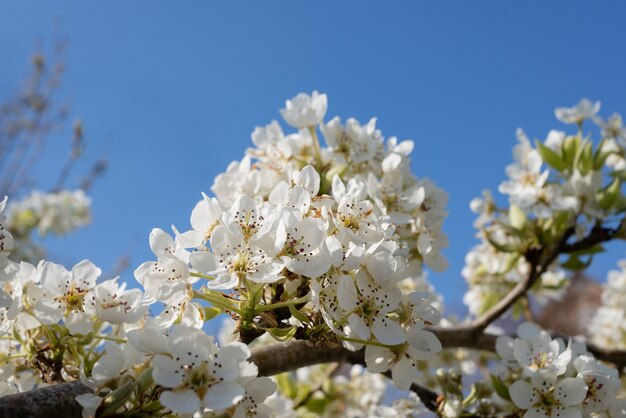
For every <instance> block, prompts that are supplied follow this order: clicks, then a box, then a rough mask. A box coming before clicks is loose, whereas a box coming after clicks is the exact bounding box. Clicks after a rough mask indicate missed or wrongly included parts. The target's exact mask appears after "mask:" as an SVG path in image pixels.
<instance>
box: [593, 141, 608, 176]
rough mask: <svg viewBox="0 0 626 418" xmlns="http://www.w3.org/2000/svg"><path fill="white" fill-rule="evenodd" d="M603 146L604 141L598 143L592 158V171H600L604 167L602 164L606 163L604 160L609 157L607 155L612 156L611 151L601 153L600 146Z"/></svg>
mask: <svg viewBox="0 0 626 418" xmlns="http://www.w3.org/2000/svg"><path fill="white" fill-rule="evenodd" d="M603 144H604V139H603V140H602V141H600V143H599V144H598V148H597V149H596V153H595V155H594V156H593V169H594V170H600V169H601V168H602V167H603V166H604V163H605V162H606V159H607V158H608V157H609V155H611V154H613V151H602V148H604V147H603V146H602V145H603Z"/></svg>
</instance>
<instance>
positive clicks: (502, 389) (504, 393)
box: [491, 375, 511, 401]
mask: <svg viewBox="0 0 626 418" xmlns="http://www.w3.org/2000/svg"><path fill="white" fill-rule="evenodd" d="M491 384H492V385H493V389H494V390H495V391H496V393H497V394H498V396H499V397H501V398H502V399H504V400H507V401H510V400H511V395H510V394H509V388H508V387H507V386H506V385H505V384H504V383H503V382H502V380H500V378H498V376H494V375H491Z"/></svg>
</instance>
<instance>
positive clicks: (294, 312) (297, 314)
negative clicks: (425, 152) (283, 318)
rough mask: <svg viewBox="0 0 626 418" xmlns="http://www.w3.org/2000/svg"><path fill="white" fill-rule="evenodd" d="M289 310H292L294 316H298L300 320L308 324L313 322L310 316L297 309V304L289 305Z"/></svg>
mask: <svg viewBox="0 0 626 418" xmlns="http://www.w3.org/2000/svg"><path fill="white" fill-rule="evenodd" d="M289 312H291V314H292V315H293V317H294V318H296V319H297V320H298V321H300V322H302V323H303V324H308V323H310V322H311V318H309V317H308V316H306V315H305V314H303V313H302V312H300V311H299V310H297V309H296V308H295V306H293V305H289Z"/></svg>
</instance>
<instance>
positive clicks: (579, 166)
mask: <svg viewBox="0 0 626 418" xmlns="http://www.w3.org/2000/svg"><path fill="white" fill-rule="evenodd" d="M599 109H600V103H599V102H596V103H591V102H590V101H589V100H587V99H583V100H582V101H581V102H580V103H579V104H578V105H577V106H575V107H573V108H557V109H556V111H555V114H556V117H557V119H558V120H560V121H561V122H563V123H567V124H576V125H577V126H578V131H577V132H576V133H574V134H567V133H566V132H563V131H557V130H552V131H550V132H549V133H548V136H547V138H546V139H545V140H544V141H539V140H537V141H535V143H534V145H533V144H532V143H531V141H530V140H529V139H528V137H527V136H526V134H525V133H524V132H523V131H522V130H521V129H518V131H517V137H518V144H517V145H516V146H515V148H514V150H513V157H514V159H515V162H514V163H512V164H510V165H509V166H508V167H507V168H506V173H507V176H508V179H507V180H505V181H503V182H502V183H501V184H500V186H499V188H498V191H499V192H501V193H502V194H504V195H507V196H508V207H503V208H500V207H499V206H498V205H497V203H496V201H495V199H494V198H493V196H492V195H491V193H490V192H489V191H485V192H483V196H482V197H481V198H476V199H474V200H473V201H472V203H471V205H470V206H471V209H472V210H473V211H474V212H475V213H477V214H478V215H479V216H478V218H477V220H476V222H475V227H476V228H478V229H479V234H478V237H479V239H480V240H481V243H480V244H478V245H477V246H476V247H475V248H473V249H472V250H471V251H470V252H469V253H468V255H467V257H466V266H465V268H464V269H463V276H464V277H465V279H466V281H467V282H468V284H469V287H470V289H469V292H468V293H467V294H466V295H465V299H464V300H465V303H466V304H467V305H468V306H469V309H470V312H472V313H473V314H475V315H478V314H480V313H482V312H484V311H486V310H487V309H489V308H490V307H491V306H493V305H494V304H495V302H497V301H498V300H499V299H500V298H502V297H503V296H504V295H505V294H506V293H507V292H508V291H509V290H510V289H511V288H512V287H513V286H514V285H515V284H516V283H519V282H520V281H521V280H522V278H524V277H527V276H528V274H529V272H530V270H531V263H530V262H529V254H530V253H531V252H532V250H533V248H550V247H555V246H557V245H558V244H559V242H560V241H561V240H565V241H567V240H568V239H569V238H570V237H572V239H582V238H584V237H585V236H586V235H587V234H588V233H590V231H591V230H592V229H593V228H594V227H598V226H599V225H603V224H607V225H608V224H610V223H611V222H612V220H613V219H614V217H615V215H617V214H619V213H621V212H623V210H624V209H626V199H624V196H623V195H622V194H621V182H622V178H623V174H624V168H625V167H626V164H624V163H623V162H622V161H624V155H625V148H624V145H625V144H626V143H625V139H624V132H625V131H624V127H623V126H622V124H621V117H620V116H619V115H617V114H615V115H613V116H611V117H610V118H609V119H608V120H607V121H604V120H603V119H601V118H599V117H598V116H597V113H598V111H599ZM587 120H591V121H593V122H594V123H595V124H596V126H597V127H598V128H600V135H601V141H600V142H599V143H598V144H595V145H594V142H592V140H591V136H590V135H588V136H586V137H585V136H584V132H583V123H584V122H585V121H587ZM605 178H608V179H610V181H608V182H606V181H603V179H605ZM600 251H602V247H600V246H595V247H593V248H586V249H585V251H576V252H572V253H571V254H570V257H569V258H568V259H566V260H561V259H560V258H555V259H554V261H553V262H552V263H551V264H550V265H548V266H546V270H547V272H546V273H543V274H542V275H541V277H540V278H539V280H537V281H536V283H534V285H533V288H532V289H531V291H532V292H533V294H534V295H535V296H536V297H538V299H539V301H541V300H545V299H546V298H554V297H559V296H560V295H561V294H562V292H561V290H562V289H563V288H564V287H565V285H566V284H567V283H568V281H567V278H566V273H565V271H564V269H566V270H580V269H582V268H584V267H586V266H587V265H588V264H589V262H590V258H591V256H592V255H593V254H594V253H596V252H600ZM518 308H519V307H518Z"/></svg>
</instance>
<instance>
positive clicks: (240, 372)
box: [0, 92, 626, 418]
mask: <svg viewBox="0 0 626 418" xmlns="http://www.w3.org/2000/svg"><path fill="white" fill-rule="evenodd" d="M598 108H599V104H592V103H590V102H588V101H583V102H581V104H580V105H579V106H578V107H576V108H573V109H557V117H558V118H559V119H560V120H562V121H564V122H567V123H576V124H578V126H579V127H582V122H583V121H584V120H586V119H590V118H591V119H593V120H595V121H596V122H597V123H598V124H599V126H600V128H601V129H602V133H603V135H604V141H603V143H602V144H603V145H602V146H599V147H597V149H596V151H594V148H593V146H592V144H591V142H590V140H588V139H582V135H581V133H580V132H579V134H577V135H574V136H566V134H564V133H558V132H554V131H553V132H551V133H550V135H549V137H548V140H546V141H545V144H543V143H540V142H538V143H537V146H536V148H534V147H532V146H531V144H530V142H529V140H528V139H527V138H526V137H525V136H524V135H523V134H521V133H520V135H519V139H520V144H519V145H518V146H517V147H516V148H515V150H514V156H515V159H516V163H514V164H512V165H510V166H509V167H508V168H507V174H508V176H509V179H508V180H507V181H505V182H503V183H502V185H501V186H500V191H501V192H502V193H504V194H507V195H508V196H509V204H510V208H508V209H498V208H497V206H496V204H495V203H494V201H493V199H492V197H491V195H490V194H489V193H488V192H486V193H485V194H484V197H483V199H477V200H474V201H473V202H472V209H473V210H475V211H476V212H477V213H479V215H480V216H479V218H478V220H477V221H476V226H477V228H480V229H481V233H480V235H479V236H480V237H481V238H482V242H481V243H480V244H479V245H478V246H477V247H476V248H474V249H473V250H472V251H471V252H470V253H469V254H468V256H467V265H466V268H465V269H464V270H463V275H464V277H465V278H466V279H467V280H468V282H469V283H470V291H469V292H468V293H467V295H466V297H465V301H466V303H467V304H468V305H469V306H470V311H471V312H472V313H473V314H476V315H478V314H480V313H481V312H483V311H485V310H486V309H488V308H489V307H490V306H492V305H493V304H495V303H496V302H497V301H498V300H499V299H500V298H501V297H502V296H504V295H505V294H506V293H507V292H508V291H509V290H510V289H511V288H513V287H514V286H515V285H516V284H518V283H520V282H523V281H524V280H526V279H527V277H528V275H529V274H530V272H531V271H532V270H533V269H535V268H536V265H533V264H532V263H533V262H534V261H533V260H531V259H530V257H528V253H529V251H530V250H531V249H533V248H537V247H539V248H543V249H546V248H548V249H550V248H554V247H555V246H556V243H557V241H558V240H559V239H560V237H562V236H563V235H564V234H565V231H569V232H568V233H570V234H571V235H573V236H575V237H576V238H578V239H580V238H581V237H583V236H584V235H585V234H586V233H587V232H588V230H589V229H590V228H591V227H592V225H595V226H597V225H600V224H601V223H602V222H603V221H604V220H605V219H607V218H608V217H610V216H611V215H616V214H620V213H621V212H622V211H623V210H625V209H626V205H625V203H624V202H623V198H622V196H621V192H620V181H621V180H620V179H621V178H623V171H624V167H625V165H626V163H624V162H623V156H624V132H625V131H624V128H623V127H622V126H621V118H620V117H619V116H618V115H614V116H612V117H611V118H610V119H609V120H608V121H606V122H605V121H602V120H600V119H598V118H597V117H596V116H595V115H596V113H597V111H598ZM326 109H327V99H326V96H325V95H323V94H319V93H317V92H314V93H313V94H312V95H310V96H309V95H306V94H299V95H298V96H296V97H295V98H293V99H292V100H288V101H287V103H286V106H285V108H284V109H281V111H280V113H281V115H282V116H283V118H284V120H285V121H286V122H287V124H289V125H291V126H293V127H294V128H297V131H296V132H294V133H291V134H285V133H283V130H282V128H281V126H280V125H279V123H278V122H276V121H273V122H272V123H271V124H269V125H267V126H265V127H259V128H256V129H255V131H254V132H253V134H252V141H253V143H254V145H255V147H254V148H251V149H249V150H248V151H247V153H246V155H245V157H244V158H243V159H242V160H241V161H235V162H233V163H231V164H230V165H229V167H228V169H227V171H226V172H224V173H222V174H220V175H219V176H217V178H216V179H215V182H214V184H213V186H212V191H213V193H214V194H215V197H209V196H207V195H205V194H204V193H203V194H202V199H201V200H200V201H199V202H198V203H197V204H196V205H195V207H194V208H193V210H192V212H191V215H190V225H191V229H189V230H187V231H183V232H180V231H179V230H178V229H177V228H176V227H174V226H172V234H169V233H167V232H165V231H164V230H162V229H159V228H155V229H153V230H152V232H151V233H150V236H149V245H150V248H151V250H152V252H153V254H154V259H153V260H151V261H146V262H144V263H142V264H141V265H140V266H139V267H137V268H136V269H135V271H134V276H135V278H136V279H137V281H138V282H139V284H140V285H141V287H142V289H128V288H127V286H126V283H120V282H119V278H111V279H108V280H103V281H100V282H98V278H99V277H100V275H101V274H102V272H101V270H100V269H99V268H98V267H96V266H95V265H93V264H92V263H91V262H90V261H88V260H83V261H81V262H79V263H77V264H76V265H75V266H73V267H72V268H71V269H70V270H69V271H68V270H67V269H66V268H65V267H63V266H61V265H58V264H55V263H52V262H49V261H40V262H39V263H38V264H36V265H33V264H30V263H28V262H25V261H22V262H20V263H17V262H14V261H11V260H10V259H9V255H10V254H11V253H12V252H13V251H15V247H16V246H17V245H16V244H15V243H14V242H13V241H14V240H13V237H14V235H11V233H10V232H9V231H8V230H7V228H6V225H7V222H8V225H14V227H15V228H18V229H17V230H18V232H19V231H21V230H19V228H25V230H30V229H32V228H34V227H35V226H37V228H39V231H40V233H41V234H42V235H45V234H47V233H49V232H54V233H64V232H67V231H69V230H71V229H72V228H74V227H76V226H78V225H80V224H81V222H86V221H87V220H88V218H89V216H88V215H89V200H88V199H87V198H86V197H85V196H84V195H83V194H82V192H74V193H70V194H67V193H64V192H62V193H59V194H56V195H47V196H44V195H37V194H34V195H32V196H31V197H30V198H29V199H27V200H25V201H23V202H20V203H19V204H14V205H12V206H11V208H12V209H11V210H10V216H9V220H8V221H7V219H6V218H5V217H4V216H3V215H2V213H3V210H4V209H5V206H6V203H7V200H6V198H5V199H4V200H3V201H2V202H1V203H0V284H1V285H2V286H1V287H0V377H2V379H0V381H1V382H0V395H2V394H7V393H13V392H17V391H24V390H29V389H31V388H33V387H36V386H43V385H45V384H48V383H54V382H59V381H68V380H75V379H80V381H81V382H82V383H84V384H85V385H87V386H88V387H89V388H91V389H92V390H93V393H87V394H84V395H80V396H78V397H77V400H78V402H79V403H80V404H81V405H82V406H83V416H84V417H85V418H87V417H96V416H113V415H117V414H126V415H128V416H163V415H167V416H185V417H191V416H193V417H197V418H200V417H233V418H253V417H258V418H269V417H274V418H294V417H295V416H297V415H298V416H310V414H314V415H315V414H317V415H315V416H337V415H340V414H341V415H344V416H346V417H354V418H357V417H368V418H373V417H381V418H382V417H408V416H422V415H423V414H424V412H425V410H424V408H425V406H424V405H422V404H421V403H420V402H419V401H418V399H417V397H416V395H415V394H411V395H410V396H409V397H408V398H406V397H404V398H403V399H395V400H390V399H388V395H389V393H390V392H391V390H390V388H391V387H390V386H389V385H388V381H387V380H386V379H385V378H383V376H382V374H383V373H386V374H387V375H388V376H390V378H391V382H392V383H393V385H394V386H395V389H393V390H394V391H396V393H397V390H400V391H407V390H409V389H410V388H411V386H412V385H413V384H423V385H425V386H429V387H436V388H438V390H440V391H441V396H440V397H437V396H436V394H435V397H436V398H437V399H436V400H433V402H436V403H437V405H438V408H439V409H438V412H439V413H440V415H443V416H448V417H458V416H461V415H462V414H464V413H465V412H468V411H471V410H473V411H474V412H478V411H482V408H484V409H485V410H486V411H491V412H494V411H505V412H512V413H516V414H520V412H522V411H523V412H524V414H525V416H526V417H527V418H530V417H538V416H551V417H561V416H563V417H566V418H567V417H569V418H575V417H581V416H582V415H583V414H584V415H585V416H590V415H594V416H595V415H598V416H610V417H617V416H624V414H625V413H626V410H625V408H626V406H625V405H624V401H622V400H618V399H617V397H616V393H617V392H616V391H617V388H618V380H617V374H616V371H615V370H612V369H609V368H608V367H606V366H603V365H601V364H600V363H599V362H598V361H597V360H596V359H595V358H594V357H593V356H592V355H591V354H590V353H589V352H587V351H586V349H585V347H584V345H583V344H581V343H577V342H570V343H568V345H567V346H566V345H565V343H564V342H563V341H561V340H559V339H556V340H552V339H551V337H550V336H549V334H547V333H546V332H544V331H541V330H539V329H538V328H536V327H535V326H533V325H530V324H524V325H522V326H521V327H520V328H519V331H518V336H519V338H515V339H514V338H510V337H500V338H498V341H497V347H496V349H497V352H498V354H499V355H500V357H501V359H502V361H501V362H500V363H499V365H498V367H497V368H496V369H495V370H493V371H494V373H495V374H494V375H493V377H492V384H491V385H489V384H487V383H482V384H481V385H478V384H475V385H472V392H471V393H470V395H469V396H468V397H466V398H465V397H464V395H463V386H464V382H462V376H463V374H475V373H476V372H477V370H478V369H479V368H480V369H481V370H482V371H483V372H484V371H486V370H487V369H486V367H487V365H488V364H489V360H485V358H484V357H481V356H482V355H480V354H477V353H475V352H468V351H467V350H463V349H459V350H449V351H447V352H442V345H441V343H440V341H439V340H438V339H437V337H436V335H435V333H433V332H432V329H429V328H430V327H431V326H433V325H437V324H439V323H440V322H442V323H443V324H444V325H445V324H448V323H450V321H449V320H445V321H441V319H442V318H441V313H440V311H439V310H438V309H437V307H440V306H441V299H440V297H439V296H438V295H436V294H434V292H433V290H432V286H431V285H430V284H429V283H428V281H427V280H426V270H425V269H424V267H428V268H430V269H431V270H433V271H440V270H442V269H444V268H445V267H446V265H447V262H446V260H445V258H444V257H443V256H442V254H441V251H442V250H443V249H444V248H445V247H446V246H447V239H446V236H445V235H444V234H443V232H442V230H441V228H442V224H443V220H444V218H445V217H446V215H447V213H446V211H445V205H446V203H447V196H446V194H445V193H444V192H443V191H442V190H441V189H439V188H437V187H436V186H435V185H434V184H433V183H432V182H431V181H430V180H428V179H418V178H416V177H415V176H413V175H412V174H411V170H410V159H409V155H410V153H411V151H412V149H413V142H411V141H402V142H399V141H398V140H397V139H396V138H390V139H388V140H385V139H384V138H383V136H382V134H381V133H380V131H378V130H377V129H376V127H375V123H376V120H375V119H372V120H370V121H369V122H368V123H367V124H366V125H361V124H360V123H359V122H357V121H356V120H354V119H348V120H347V121H346V122H345V123H344V124H342V123H341V121H340V119H339V118H334V119H331V120H330V122H328V123H326V122H324V117H325V115H326ZM318 133H321V134H322V135H323V137H324V139H325V141H326V146H322V144H321V143H320V140H319V138H318ZM607 144H608V145H607ZM620 158H622V160H620ZM548 166H549V167H548ZM602 170H605V171H608V172H609V174H611V175H612V176H613V177H614V178H615V179H616V180H614V181H613V182H612V183H611V184H609V185H602V184H601V179H602V175H601V174H602ZM620 173H622V174H620ZM575 225H578V227H577V229H576V230H575V231H574V226H575ZM20 233H21V232H20ZM568 236H569V235H567V236H566V237H568ZM595 250H596V249H594V251H595ZM583 255H587V254H582V253H581V252H580V251H579V252H578V253H577V254H575V255H572V258H575V257H580V256H583ZM552 260H554V261H553V262H552V263H551V264H550V265H548V266H542V270H541V276H540V277H539V278H538V281H537V283H536V284H535V285H534V286H533V288H532V291H533V292H535V294H536V295H537V296H542V297H545V296H551V295H553V294H558V290H559V289H561V288H562V287H563V286H564V284H565V283H566V276H565V272H564V271H563V270H562V269H561V268H560V266H561V265H562V266H563V267H567V268H575V267H578V266H579V264H584V263H582V262H581V261H580V260H579V259H574V260H573V261H572V260H571V259H570V260H569V261H568V262H565V263H562V262H561V260H559V259H558V258H557V257H556V256H555V258H554V259H550V261H552ZM576 262H578V264H577V263H576ZM546 264H549V263H546ZM625 277H626V265H624V266H623V271H621V272H613V273H612V275H611V277H610V278H609V287H608V289H613V288H622V287H624V286H625V285H626V283H625V279H624V278H625ZM608 293H611V294H608ZM622 296H623V292H622V293H619V292H617V291H612V290H607V294H606V295H605V304H606V307H605V308H603V309H605V310H607V311H606V312H604V311H602V312H601V313H600V314H599V316H598V317H597V318H596V322H597V323H599V324H600V325H599V328H601V329H602V331H601V332H600V331H599V332H598V335H597V338H599V339H598V340H597V341H599V342H600V343H601V344H606V345H609V344H611V345H612V346H618V344H617V343H616V342H615V341H616V338H614V339H612V340H611V339H610V337H614V336H613V335H609V333H611V332H613V333H616V332H617V331H616V327H617V326H620V325H623V324H622V322H624V316H623V315H624V310H623V306H624V305H625V304H626V301H625V300H624V298H623V297H622ZM620 308H621V310H620ZM609 309H613V310H614V311H610V312H609V311H608V310H609ZM617 311H619V312H618V313H615V312H617ZM607 312H608V313H607ZM220 314H226V315H224V316H228V321H227V323H228V328H229V331H228V332H222V333H220V336H221V337H223V338H220V339H221V340H222V341H221V343H220V344H219V345H218V344H216V343H215V342H214V338H213V337H212V336H210V335H207V334H206V333H205V331H204V330H203V328H204V325H205V323H206V322H207V321H209V320H211V319H213V318H215V317H218V316H219V315H220ZM619 315H621V316H619ZM222 317H223V316H219V318H222ZM603 321H604V322H607V321H612V322H614V323H613V324H611V325H610V326H609V325H602V323H603ZM615 322H617V324H616V323H615ZM446 331H450V330H446ZM620 332H622V333H624V329H620ZM227 334H228V335H227ZM259 337H262V338H260V339H259V340H257V338H259ZM270 338H273V339H276V340H279V341H288V340H290V339H299V340H306V341H308V343H310V344H311V345H317V346H321V347H326V348H332V349H334V348H336V347H338V346H340V345H342V346H343V347H345V348H347V349H349V350H353V351H356V350H360V349H362V348H364V353H363V355H364V366H365V367H361V366H354V367H352V368H351V369H350V370H349V371H348V370H346V368H343V371H341V370H340V369H339V368H338V367H334V366H327V365H326V366H315V367H311V368H307V369H303V370H300V371H298V372H295V373H292V374H291V375H289V374H283V375H279V376H276V377H275V378H274V379H272V378H269V377H265V376H260V377H259V376H258V374H259V368H258V367H257V365H255V364H254V363H253V360H254V357H251V356H252V353H251V351H250V349H249V345H250V344H251V343H253V342H254V343H255V344H264V343H266V342H267V340H268V339H270ZM235 340H238V341H235ZM259 341H260V342H259ZM622 343H623V339H622ZM438 353H439V354H438ZM256 355H257V354H255V356H256ZM254 361H256V360H254ZM435 369H436V371H435V372H434V373H433V371H434V370H435ZM293 376H297V381H296V382H294V381H293V379H292V378H293ZM290 379H291V380H290ZM311 380H321V381H322V382H321V384H320V386H319V387H317V388H315V387H308V388H304V389H302V387H303V386H307V385H309V383H310V381H311ZM325 380H326V381H325ZM302 382H306V383H302ZM494 390H495V393H497V394H498V395H499V396H500V398H501V399H498V398H496V396H495V395H494V394H493V392H494ZM506 401H508V403H507V402H506ZM429 407H430V408H431V409H433V410H434V409H437V406H435V407H433V406H432V404H431V405H429ZM296 411H297V412H296ZM307 414H309V415H307Z"/></svg>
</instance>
